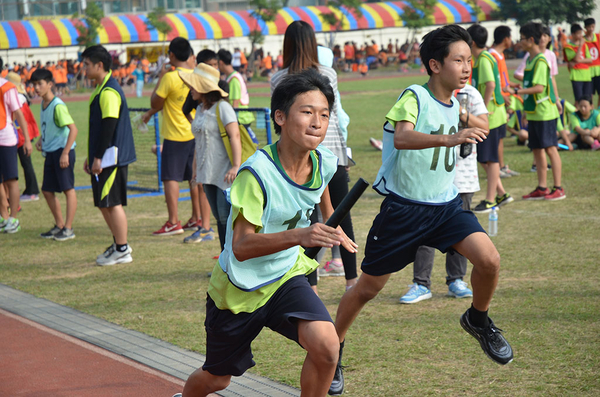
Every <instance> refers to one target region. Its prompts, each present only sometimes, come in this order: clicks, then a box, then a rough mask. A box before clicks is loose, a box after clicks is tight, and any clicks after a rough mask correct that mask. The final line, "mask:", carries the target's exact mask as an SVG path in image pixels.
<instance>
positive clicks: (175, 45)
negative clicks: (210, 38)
mask: <svg viewBox="0 0 600 397" xmlns="http://www.w3.org/2000/svg"><path fill="white" fill-rule="evenodd" d="M169 52H172V53H173V55H175V58H177V60H178V61H181V62H185V61H187V60H188V58H189V57H190V55H194V50H193V49H192V46H191V44H190V42H189V41H188V40H187V39H186V38H184V37H175V38H174V39H173V40H171V43H170V44H169Z"/></svg>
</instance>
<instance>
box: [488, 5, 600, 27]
mask: <svg viewBox="0 0 600 397" xmlns="http://www.w3.org/2000/svg"><path fill="white" fill-rule="evenodd" d="M498 3H500V7H499V9H498V10H496V11H495V12H494V13H493V14H492V17H493V18H498V19H509V18H514V19H516V21H517V24H518V25H524V24H526V23H527V22H530V21H535V20H537V21H541V22H542V23H543V24H545V25H548V26H550V25H553V24H558V23H562V22H567V23H575V22H577V21H581V20H583V19H585V17H587V16H589V15H590V14H591V13H592V11H594V10H595V9H596V2H595V1H594V0H560V1H556V0H522V1H521V0H498Z"/></svg>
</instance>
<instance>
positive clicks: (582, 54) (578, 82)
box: [564, 23, 593, 106]
mask: <svg viewBox="0 0 600 397" xmlns="http://www.w3.org/2000/svg"><path fill="white" fill-rule="evenodd" d="M564 52H565V60H566V61H567V62H569V71H570V75H569V78H570V80H571V86H572V87H573V95H574V96H575V106H577V102H578V101H579V99H580V98H581V97H582V96H592V91H593V87H592V74H591V71H590V65H591V64H592V62H593V60H592V58H591V56H590V51H589V48H588V46H587V45H586V43H585V38H584V37H583V28H582V27H581V25H579V24H576V23H575V24H573V25H571V41H569V42H567V44H565V47H564Z"/></svg>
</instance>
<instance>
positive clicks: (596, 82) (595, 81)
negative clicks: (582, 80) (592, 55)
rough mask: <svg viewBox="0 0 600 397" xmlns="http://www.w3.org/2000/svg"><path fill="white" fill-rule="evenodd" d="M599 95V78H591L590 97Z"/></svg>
mask: <svg viewBox="0 0 600 397" xmlns="http://www.w3.org/2000/svg"><path fill="white" fill-rule="evenodd" d="M593 94H600V76H594V77H592V95H593Z"/></svg>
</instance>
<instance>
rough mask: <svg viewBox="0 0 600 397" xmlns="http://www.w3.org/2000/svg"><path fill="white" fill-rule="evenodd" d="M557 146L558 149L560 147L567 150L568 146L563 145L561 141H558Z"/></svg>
mask: <svg viewBox="0 0 600 397" xmlns="http://www.w3.org/2000/svg"><path fill="white" fill-rule="evenodd" d="M558 147H559V149H562V150H569V147H568V146H567V145H565V144H562V143H559V144H558Z"/></svg>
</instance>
